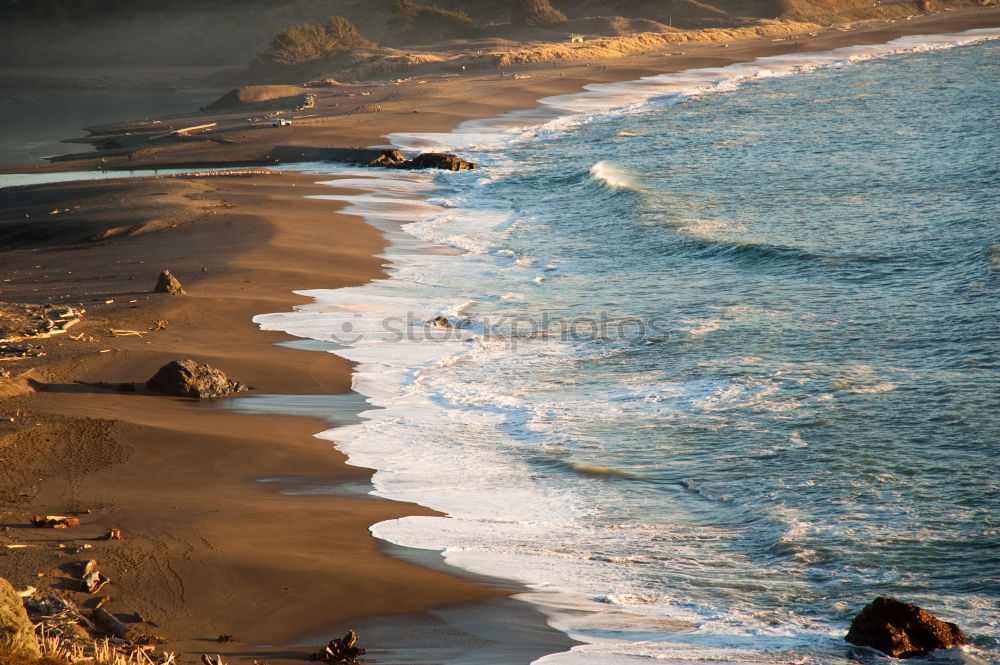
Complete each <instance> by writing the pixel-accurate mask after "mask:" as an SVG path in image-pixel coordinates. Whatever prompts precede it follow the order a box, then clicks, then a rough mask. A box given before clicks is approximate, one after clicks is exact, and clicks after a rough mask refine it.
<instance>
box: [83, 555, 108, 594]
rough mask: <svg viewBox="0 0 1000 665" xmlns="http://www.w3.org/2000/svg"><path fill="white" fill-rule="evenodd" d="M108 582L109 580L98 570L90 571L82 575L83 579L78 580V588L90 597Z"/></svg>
mask: <svg viewBox="0 0 1000 665" xmlns="http://www.w3.org/2000/svg"><path fill="white" fill-rule="evenodd" d="M90 563H93V564H94V565H95V566H96V565H97V562H96V561H91V562H90ZM110 581H111V579H110V578H109V577H108V576H107V575H105V574H104V573H102V572H100V571H99V570H91V571H89V572H87V573H84V575H83V577H82V578H81V579H80V586H81V587H82V588H83V590H84V591H86V592H87V593H89V594H90V595H94V594H95V593H97V592H98V591H100V590H101V588H102V587H103V586H104V585H105V584H107V583H109V582H110Z"/></svg>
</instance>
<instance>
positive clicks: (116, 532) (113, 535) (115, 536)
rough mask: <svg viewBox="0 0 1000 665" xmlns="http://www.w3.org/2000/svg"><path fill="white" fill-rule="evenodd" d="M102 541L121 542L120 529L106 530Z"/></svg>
mask: <svg viewBox="0 0 1000 665" xmlns="http://www.w3.org/2000/svg"><path fill="white" fill-rule="evenodd" d="M104 540H123V536H122V530H121V529H108V530H107V532H105V534H104Z"/></svg>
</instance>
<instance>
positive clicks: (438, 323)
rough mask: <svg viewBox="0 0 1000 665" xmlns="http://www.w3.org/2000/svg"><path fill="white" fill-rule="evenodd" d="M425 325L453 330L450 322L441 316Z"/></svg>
mask: <svg viewBox="0 0 1000 665" xmlns="http://www.w3.org/2000/svg"><path fill="white" fill-rule="evenodd" d="M427 323H429V324H430V325H432V326H434V327H436V328H454V326H453V325H452V323H451V321H449V320H448V319H447V318H445V317H443V316H435V317H434V318H433V319H431V320H430V321H428V322H427Z"/></svg>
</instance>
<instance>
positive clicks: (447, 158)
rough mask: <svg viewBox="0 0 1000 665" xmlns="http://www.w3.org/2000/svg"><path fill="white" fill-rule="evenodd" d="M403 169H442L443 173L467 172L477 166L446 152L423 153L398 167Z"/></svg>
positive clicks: (477, 166)
mask: <svg viewBox="0 0 1000 665" xmlns="http://www.w3.org/2000/svg"><path fill="white" fill-rule="evenodd" d="M400 168H404V169H444V170H445V171H468V170H469V169H475V168H479V165H478V164H473V163H472V162H467V161H465V160H464V159H462V158H461V157H459V156H458V155H452V154H450V153H446V152H424V153H421V154H419V155H417V156H416V157H414V158H413V159H411V160H410V161H408V162H405V163H404V164H401V165H400Z"/></svg>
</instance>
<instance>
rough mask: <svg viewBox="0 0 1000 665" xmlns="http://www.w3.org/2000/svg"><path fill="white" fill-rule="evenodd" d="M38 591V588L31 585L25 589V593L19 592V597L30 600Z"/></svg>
mask: <svg viewBox="0 0 1000 665" xmlns="http://www.w3.org/2000/svg"><path fill="white" fill-rule="evenodd" d="M37 591H38V587H35V586H30V585H29V586H27V587H25V588H24V591H18V592H17V595H18V596H20V597H21V598H30V597H31V596H34V595H35V593H36V592H37Z"/></svg>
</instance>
